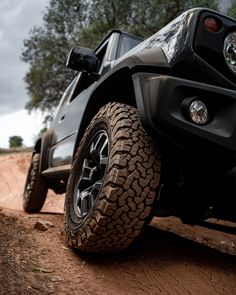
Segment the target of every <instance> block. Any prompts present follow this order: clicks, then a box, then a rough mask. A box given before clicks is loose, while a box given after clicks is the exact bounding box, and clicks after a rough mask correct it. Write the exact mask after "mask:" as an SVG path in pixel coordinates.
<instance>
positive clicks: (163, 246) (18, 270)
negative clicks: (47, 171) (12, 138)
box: [0, 153, 236, 295]
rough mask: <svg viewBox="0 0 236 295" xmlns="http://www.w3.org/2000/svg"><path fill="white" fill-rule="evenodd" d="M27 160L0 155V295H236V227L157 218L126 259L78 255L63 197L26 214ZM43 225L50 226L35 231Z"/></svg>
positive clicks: (21, 156) (26, 156)
mask: <svg viewBox="0 0 236 295" xmlns="http://www.w3.org/2000/svg"><path fill="white" fill-rule="evenodd" d="M29 160H30V154H28V153H25V154H24V153H23V154H14V155H6V156H0V183H1V186H0V224H1V227H0V294H82V295H83V294H99V295H100V294H168V295H172V294H173V295H175V294H181V295H185V294H198V295H201V294H207V295H208V294H212V295H215V294H222V295H223V294H230V295H231V294H236V224H234V223H227V222H222V221H216V220H209V221H208V223H207V224H206V225H207V226H208V228H205V227H201V226H194V227H190V226H186V225H183V224H182V223H181V222H180V221H179V220H178V219H176V218H165V219H161V218H155V219H154V220H153V221H152V223H151V226H149V227H148V228H147V230H146V231H145V232H144V234H143V236H142V237H141V238H140V239H139V240H137V241H136V242H135V243H134V244H133V245H132V246H131V247H130V248H129V249H127V250H126V251H124V252H122V253H118V254H112V255H91V254H90V255H88V254H86V255H85V254H82V253H78V252H75V251H73V250H71V249H70V248H69V247H68V245H67V244H66V241H65V236H64V232H63V214H62V212H63V203H64V200H63V198H64V196H63V195H62V196H56V195H55V194H53V193H52V192H50V193H49V195H48V198H47V201H46V203H45V206H44V207H43V210H42V212H41V213H40V214H33V215H28V214H26V213H24V212H23V211H22V209H21V208H22V191H23V186H24V181H25V174H26V171H27V167H28V164H29ZM40 220H44V221H50V222H51V223H52V224H53V227H51V228H49V229H48V231H45V232H42V231H39V230H37V229H35V228H34V225H35V223H36V222H37V221H40ZM222 231H224V232H222Z"/></svg>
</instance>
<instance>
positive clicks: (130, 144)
mask: <svg viewBox="0 0 236 295" xmlns="http://www.w3.org/2000/svg"><path fill="white" fill-rule="evenodd" d="M98 130H101V132H103V131H104V132H106V134H108V138H109V155H108V163H107V166H106V169H105V172H104V177H103V179H102V185H101V188H100V190H99V193H98V196H97V197H96V200H95V203H94V205H93V207H92V208H91V210H90V212H89V213H88V214H87V215H86V216H85V217H84V218H79V217H78V216H77V215H76V213H75V209H74V205H73V202H74V201H73V198H74V197H75V193H76V186H77V185H78V178H79V177H80V175H81V173H82V172H81V169H82V165H83V159H84V157H85V155H86V150H87V149H88V146H89V142H91V139H92V138H93V137H94V134H96V132H98ZM160 164H161V163H160V152H159V149H158V148H157V146H156V145H154V143H153V140H152V139H151V138H150V137H149V136H148V135H147V133H146V132H145V131H144V129H143V127H142V125H141V123H140V119H139V115H138V112H137V110H136V109H135V108H134V107H131V106H128V105H124V104H120V103H109V104H107V105H106V106H104V107H103V108H102V109H101V110H100V111H99V112H98V113H97V115H96V116H95V117H94V118H93V120H92V121H91V123H90V125H89V126H88V128H87V130H86V132H85V134H84V136H83V138H82V140H81V143H80V145H79V147H78V150H77V153H76V155H75V158H74V162H73V165H72V168H71V173H70V177H69V180H68V186H67V193H66V200H65V231H66V234H67V237H68V242H69V244H70V245H71V246H72V247H74V248H77V249H79V250H82V251H87V252H115V251H120V250H123V249H125V248H127V247H128V246H129V245H130V244H131V243H132V242H133V240H134V239H135V238H136V237H137V236H138V235H139V234H140V232H141V230H142V227H143V225H144V223H145V220H146V219H147V217H148V216H149V214H150V211H151V206H152V203H153V201H154V198H155V195H156V191H157V189H158V186H159V182H160Z"/></svg>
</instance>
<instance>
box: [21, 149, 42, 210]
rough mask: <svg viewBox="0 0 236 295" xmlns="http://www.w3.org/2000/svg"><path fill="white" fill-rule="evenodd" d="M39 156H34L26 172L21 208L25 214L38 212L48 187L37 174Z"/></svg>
mask: <svg viewBox="0 0 236 295" xmlns="http://www.w3.org/2000/svg"><path fill="white" fill-rule="evenodd" d="M39 163H40V155H39V154H38V153H37V154H34V155H33V157H32V159H31V163H30V167H29V170H28V174H27V178H26V183H25V188H24V194H23V208H24V210H25V211H26V212H29V213H35V212H39V211H40V210H41V208H42V207H43V204H44V202H45V199H46V196H47V192H48V187H47V183H46V180H45V179H44V178H43V177H42V176H41V175H40V173H39Z"/></svg>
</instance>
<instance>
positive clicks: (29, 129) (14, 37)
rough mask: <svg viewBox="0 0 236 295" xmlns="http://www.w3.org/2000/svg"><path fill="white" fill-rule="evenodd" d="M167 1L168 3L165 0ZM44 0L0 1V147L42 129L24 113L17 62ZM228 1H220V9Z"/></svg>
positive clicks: (21, 69) (29, 139)
mask: <svg viewBox="0 0 236 295" xmlns="http://www.w3.org/2000/svg"><path fill="white" fill-rule="evenodd" d="M167 1H168V0H167ZM47 2H48V0H0V61H1V65H0V66H1V71H0V147H8V139H9V137H10V136H13V135H20V136H21V137H22V138H23V139H24V144H25V145H26V146H30V145H32V144H33V141H34V137H35V135H37V134H38V132H39V130H40V129H41V128H42V123H41V122H42V118H41V115H39V114H38V115H37V114H35V113H32V114H31V116H29V115H28V113H27V111H26V110H24V107H25V104H26V102H27V101H28V99H29V98H28V97H27V94H26V91H25V84H24V82H23V78H24V76H25V73H26V72H27V68H28V67H27V65H26V64H25V63H23V62H21V61H20V55H21V52H22V49H23V40H24V39H27V38H28V37H29V31H30V29H32V28H33V27H34V26H39V25H40V24H41V23H42V16H43V12H44V11H45V8H46V5H47ZM229 3H230V0H222V1H221V6H222V8H223V10H224V9H225V8H226V7H227V6H228V5H229Z"/></svg>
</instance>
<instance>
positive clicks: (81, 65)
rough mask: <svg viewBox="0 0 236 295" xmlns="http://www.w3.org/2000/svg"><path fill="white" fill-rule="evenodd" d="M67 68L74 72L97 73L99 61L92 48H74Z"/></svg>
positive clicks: (68, 59) (69, 56)
mask: <svg viewBox="0 0 236 295" xmlns="http://www.w3.org/2000/svg"><path fill="white" fill-rule="evenodd" d="M66 66H67V67H68V68H70V69H72V70H76V71H85V72H88V73H94V72H97V70H98V66H99V59H98V58H97V57H96V55H95V54H94V51H93V50H92V49H90V48H84V47H73V48H72V49H71V51H70V53H69V55H68V58H67V61H66Z"/></svg>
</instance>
